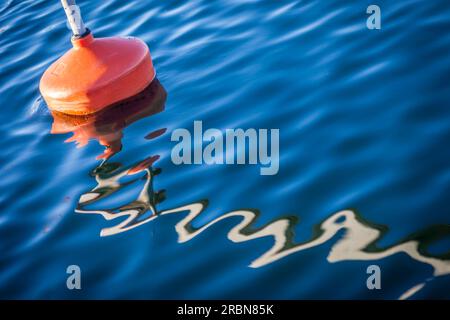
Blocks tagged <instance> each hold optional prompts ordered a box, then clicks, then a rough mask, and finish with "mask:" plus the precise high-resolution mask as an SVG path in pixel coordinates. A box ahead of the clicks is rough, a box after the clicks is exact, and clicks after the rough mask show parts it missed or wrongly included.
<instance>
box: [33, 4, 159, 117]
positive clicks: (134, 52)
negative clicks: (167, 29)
mask: <svg viewBox="0 0 450 320" xmlns="http://www.w3.org/2000/svg"><path fill="white" fill-rule="evenodd" d="M62 3H63V6H64V9H65V11H66V14H67V16H68V19H69V24H70V25H71V27H72V31H73V33H74V36H73V37H72V44H73V48H71V49H70V50H69V51H68V52H66V53H65V54H64V55H63V56H62V57H61V58H59V59H58V60H57V61H55V62H54V63H53V64H52V65H51V66H50V67H49V68H48V69H47V70H46V71H45V72H44V74H43V76H42V78H41V81H40V84H39V89H40V91H41V94H42V96H43V98H44V100H45V101H46V102H47V105H48V107H49V108H50V109H51V110H54V111H57V112H61V113H65V114H72V115H84V114H91V113H95V112H98V111H99V110H101V109H103V108H105V107H107V106H109V105H112V104H114V103H117V102H119V101H122V100H125V99H126V98H128V97H131V96H134V95H136V94H138V93H139V92H141V91H142V90H144V89H145V88H146V87H147V86H148V85H149V84H150V83H151V82H152V80H153V79H154V77H155V70H154V68H153V64H152V60H151V56H150V51H149V49H148V47H147V45H146V44H145V43H144V42H143V41H141V40H139V39H137V38H133V37H111V38H94V36H93V35H92V33H91V32H90V31H89V30H88V29H86V28H85V27H84V25H83V22H82V20H81V17H80V16H79V15H78V16H77V15H76V13H77V12H78V13H79V10H78V11H77V10H75V9H76V8H78V7H77V6H76V5H75V1H66V0H62Z"/></svg>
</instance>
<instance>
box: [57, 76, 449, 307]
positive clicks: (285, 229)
mask: <svg viewBox="0 0 450 320" xmlns="http://www.w3.org/2000/svg"><path fill="white" fill-rule="evenodd" d="M165 100H166V92H165V90H164V88H163V87H162V86H161V84H160V83H159V82H158V81H157V80H155V81H154V82H153V83H152V84H151V85H150V86H149V87H148V88H147V89H145V90H144V91H143V92H142V93H141V94H139V95H138V96H136V97H133V98H131V99H129V101H126V102H124V103H121V104H118V105H116V106H113V107H110V108H108V109H106V110H105V111H103V112H101V113H99V114H95V115H91V116H86V117H73V116H67V115H62V114H53V117H54V122H53V126H52V133H68V132H73V136H72V137H71V138H70V139H68V140H67V142H70V141H73V142H76V143H77V144H78V145H79V146H84V145H86V144H87V142H88V141H89V140H91V139H95V140H98V141H99V143H100V144H102V145H103V146H105V148H106V149H105V152H104V153H103V154H102V155H100V156H99V157H98V158H99V159H104V160H103V161H102V163H101V164H100V165H99V166H98V167H96V168H95V169H94V170H93V171H92V172H91V175H92V177H93V178H95V181H96V183H97V184H96V186H95V187H94V188H92V189H91V190H88V191H86V192H85V193H83V194H82V195H81V196H80V199H79V202H78V205H77V208H76V209H75V211H76V212H77V213H80V214H96V215H101V216H103V217H104V218H105V219H106V220H115V219H117V221H120V222H119V223H117V224H115V225H113V226H112V227H107V228H104V229H102V230H101V232H100V235H101V236H111V235H115V234H118V233H122V232H125V231H127V230H130V229H133V228H136V227H138V226H141V225H143V224H146V223H149V222H151V221H152V220H154V219H157V218H162V217H163V216H165V215H169V214H180V217H181V218H180V220H179V222H177V223H176V225H175V230H176V232H177V234H178V242H179V243H183V242H187V241H190V240H191V239H193V238H195V237H196V236H197V235H199V234H200V233H202V232H203V231H205V230H206V229H208V228H210V227H212V226H213V225H214V224H216V223H217V222H219V221H222V220H224V219H228V218H231V217H240V218H241V220H240V222H239V223H238V224H237V225H235V226H233V228H232V229H231V230H230V231H229V232H228V234H227V237H228V239H229V240H230V241H232V242H234V243H240V242H245V241H250V240H255V239H258V238H263V237H272V238H273V245H272V246H271V247H270V248H268V249H267V250H266V251H265V252H264V253H263V254H262V255H261V256H259V257H256V258H254V257H251V258H249V259H253V260H252V261H251V262H250V264H249V267H251V268H260V267H263V266H266V265H268V264H271V263H274V262H276V261H277V260H279V259H282V258H284V257H286V256H289V255H291V254H294V253H296V252H300V251H304V250H308V249H311V248H314V247H317V246H320V245H322V244H324V243H326V242H327V241H330V240H331V239H332V238H333V237H334V236H335V235H336V234H337V233H338V232H340V231H344V236H343V237H340V238H339V239H338V240H337V241H336V243H334V244H333V245H332V247H331V250H330V252H329V254H328V256H327V261H328V262H329V263H336V262H340V261H352V260H353V261H355V260H359V261H375V260H380V259H383V258H386V257H389V256H392V255H394V254H397V253H404V254H406V255H408V256H409V257H410V258H411V259H413V260H415V261H418V262H421V263H425V264H428V265H429V266H431V267H432V268H433V275H434V276H435V277H438V276H443V275H448V274H450V252H447V253H444V254H440V255H433V254H430V253H429V250H428V247H429V246H430V245H431V244H433V243H435V242H436V241H439V240H440V239H443V238H445V237H448V236H449V235H450V226H449V225H437V226H432V227H429V228H426V229H424V230H421V231H419V232H417V233H414V234H412V235H410V236H408V237H406V238H405V239H403V240H401V241H399V242H398V243H396V244H393V245H391V246H388V247H384V248H383V247H380V246H378V245H377V243H378V242H379V240H380V239H381V238H382V237H383V236H384V235H385V234H386V233H387V232H388V231H389V230H388V228H387V227H386V226H381V225H377V224H374V223H372V222H369V221H366V220H365V219H364V218H363V217H362V215H361V214H359V213H358V212H357V211H356V210H350V209H349V210H343V211H339V212H336V213H333V214H331V215H330V216H329V217H328V218H326V219H325V220H323V221H321V222H319V223H317V225H316V226H315V227H314V233H313V236H312V238H311V239H310V240H308V241H306V242H301V243H295V241H294V234H295V226H296V224H297V220H298V219H297V217H296V216H282V217H279V218H277V219H275V220H273V221H271V222H269V223H266V224H265V225H263V226H261V227H258V228H256V227H254V225H255V221H256V220H257V219H258V216H259V212H258V211H257V210H248V209H240V210H235V211H230V212H226V213H223V214H222V215H220V216H219V217H218V218H216V219H214V220H212V221H210V222H208V223H206V224H204V225H203V226H201V227H199V228H194V227H193V224H192V222H193V221H194V220H195V219H196V218H197V217H198V216H199V215H201V214H202V213H203V212H204V211H205V210H206V208H207V206H208V201H207V200H201V201H198V202H194V203H189V204H186V205H183V206H181V207H177V208H172V209H169V210H162V211H158V210H157V206H158V204H159V203H160V202H161V201H163V200H164V197H165V196H164V191H155V190H154V189H153V180H154V179H155V178H156V177H157V176H158V175H159V174H160V173H161V169H158V168H154V163H155V162H157V161H158V159H159V155H153V156H151V157H148V158H146V159H143V160H140V161H137V162H136V163H134V164H132V165H129V166H123V165H121V164H119V163H113V162H109V161H108V159H109V158H110V157H111V156H112V155H114V154H115V153H117V152H119V151H120V150H121V148H122V142H121V140H122V136H123V134H122V130H123V129H124V128H125V127H127V126H129V125H130V124H132V123H134V122H135V121H138V120H139V119H142V118H145V117H149V116H151V115H154V114H156V113H158V112H161V111H162V110H164V103H165ZM165 131H166V129H165V128H162V129H158V130H155V131H153V132H152V133H150V134H148V135H147V136H146V137H145V138H147V139H154V138H157V137H159V136H160V135H162V134H164V133H165ZM127 177H128V179H126V178H127ZM142 181H143V182H144V183H143V186H142V189H141V190H140V192H139V195H138V196H137V198H136V199H134V200H132V201H130V202H129V203H127V204H126V205H122V206H119V207H116V208H106V209H105V208H102V209H91V208H90V207H91V205H93V204H96V203H97V204H98V202H99V201H100V200H102V199H105V198H108V197H112V196H113V194H114V193H116V192H117V191H119V190H121V189H123V188H124V187H126V186H128V185H130V184H134V183H141V182H142ZM426 281H429V280H424V282H422V283H419V284H417V285H415V286H414V287H412V288H410V289H408V290H406V291H405V293H404V294H403V295H402V296H401V297H399V298H400V299H406V298H409V297H410V296H412V295H414V294H415V293H416V292H418V291H419V290H420V289H422V288H423V287H424V285H425V283H426Z"/></svg>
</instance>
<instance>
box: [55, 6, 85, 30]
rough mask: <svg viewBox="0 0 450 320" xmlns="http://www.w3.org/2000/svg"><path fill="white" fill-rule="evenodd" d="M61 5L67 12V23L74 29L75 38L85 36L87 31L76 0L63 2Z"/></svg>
mask: <svg viewBox="0 0 450 320" xmlns="http://www.w3.org/2000/svg"><path fill="white" fill-rule="evenodd" d="M61 4H62V6H63V8H64V11H65V12H66V16H67V21H68V23H69V25H70V28H71V29H72V33H73V35H74V36H75V37H81V36H83V35H84V34H85V33H86V32H87V29H86V27H85V26H84V22H83V19H82V18H81V12H80V8H79V7H78V6H77V4H76V3H75V0H61Z"/></svg>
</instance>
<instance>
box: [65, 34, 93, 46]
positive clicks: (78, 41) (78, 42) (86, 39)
mask: <svg viewBox="0 0 450 320" xmlns="http://www.w3.org/2000/svg"><path fill="white" fill-rule="evenodd" d="M70 41H71V42H72V45H73V47H74V48H81V47H88V46H89V45H90V44H92V42H94V35H93V34H92V32H90V31H89V30H88V33H87V34H86V35H84V36H83V37H75V36H73V37H72V38H71V39H70Z"/></svg>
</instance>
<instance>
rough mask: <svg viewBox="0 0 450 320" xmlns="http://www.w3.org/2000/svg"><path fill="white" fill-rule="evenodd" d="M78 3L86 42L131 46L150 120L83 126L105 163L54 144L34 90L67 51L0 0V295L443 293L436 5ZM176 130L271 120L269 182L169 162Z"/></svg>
mask: <svg viewBox="0 0 450 320" xmlns="http://www.w3.org/2000/svg"><path fill="white" fill-rule="evenodd" d="M78 4H79V5H80V7H81V11H82V13H83V17H84V20H85V21H86V23H87V25H88V27H89V28H90V29H91V30H92V31H93V34H94V35H95V37H108V36H128V35H132V36H136V37H139V38H141V39H142V40H143V41H145V42H146V43H147V45H148V46H149V47H150V50H151V54H152V57H153V63H154V65H155V68H156V71H157V78H158V80H159V83H154V84H153V87H152V88H151V99H150V100H151V105H152V107H151V108H160V109H162V108H164V110H163V111H161V110H159V111H160V112H156V111H155V112H153V111H154V110H153V109H152V110H153V111H151V112H149V114H147V115H141V116H139V117H137V120H136V119H135V120H136V121H133V122H132V123H130V124H129V125H128V123H127V124H125V123H124V121H122V122H121V119H122V118H123V117H122V116H119V117H116V118H114V120H111V119H109V118H108V119H106V120H104V121H103V122H101V123H102V124H103V129H104V131H103V133H101V134H100V133H98V132H100V131H101V130H100V129H99V130H97V131H98V132H97V134H99V135H100V136H101V135H102V134H105V132H106V133H107V134H113V135H114V137H115V139H118V140H119V141H121V145H122V149H121V151H120V152H118V153H116V154H114V155H113V156H112V157H111V158H109V159H108V160H106V161H105V160H104V159H98V158H97V157H98V156H99V155H101V154H102V153H103V152H104V149H105V148H104V146H102V145H100V144H99V143H98V141H96V139H95V136H94V137H92V136H90V138H91V140H92V141H90V142H89V143H87V144H86V146H84V147H80V148H76V145H75V144H74V143H64V141H65V140H66V139H68V138H69V137H71V134H70V133H69V132H68V133H66V134H51V130H52V126H53V127H54V126H55V122H56V120H55V118H54V117H52V115H51V114H50V112H49V111H48V109H47V107H46V104H45V102H44V101H43V100H42V98H41V97H40V93H39V89H38V86H39V80H40V77H41V75H42V73H43V72H44V71H45V69H46V68H48V66H49V65H50V64H51V63H52V62H53V61H55V60H56V59H57V58H58V57H59V56H61V55H62V54H63V53H64V52H65V51H67V50H68V49H69V48H70V47H71V44H70V31H69V30H68V29H67V27H66V23H65V15H64V11H63V10H62V9H61V6H60V2H59V1H56V0H55V1H47V0H21V1H15V0H3V1H2V2H1V3H0V105H1V107H2V112H1V113H0V134H1V137H2V139H1V140H0V150H1V152H0V298H3V299H23V298H26V299H61V298H62V299H80V298H81V299H84V298H90V299H91V298H92V299H104V298H114V299H117V298H120V299H130V298H138V299H161V298H168V299H175V298H182V299H184V298H188V299H197V298H202V299H218V298H274V299H317V298H319V299H331V298H337V299H399V298H402V299H403V298H413V299H414V298H417V299H424V298H447V299H448V298H450V290H449V287H450V251H449V249H450V242H449V241H450V240H449V239H450V215H449V213H450V211H449V200H448V198H449V196H450V194H449V190H450V148H449V147H448V142H449V141H450V108H449V105H448V103H449V101H450V88H449V83H450V55H449V54H448V53H449V52H450V32H449V31H450V2H448V1H444V0H435V1H426V0H401V1H386V0H377V1H376V3H373V1H368V0H367V1H366V0H358V1H348V0H327V1H318V0H314V1H300V0H298V1H294V0H283V1H264V0H259V1H257V0H223V1H210V0H189V1H181V0H180V1H138V0H134V1H132V0H130V1H119V0H108V1H89V0H79V1H78ZM370 4H377V5H379V6H380V8H381V13H382V25H381V29H380V30H368V29H367V27H366V19H367V17H368V15H367V14H366V9H367V7H368V6H369V5H370ZM166 93H167V96H166ZM152 99H153V100H152ZM163 106H164V107H163ZM195 120H201V121H203V126H204V128H205V129H206V128H217V129H220V130H225V129H227V128H243V129H248V128H256V129H259V128H266V129H271V128H276V129H279V130H280V169H279V172H278V174H277V175H272V176H262V175H260V170H259V169H260V167H259V166H257V165H206V164H203V165H178V166H177V165H174V164H173V163H172V161H171V150H172V147H173V146H174V144H175V143H174V142H172V141H171V139H170V138H171V132H172V131H173V130H175V129H177V128H187V129H189V130H191V131H192V130H193V123H194V121H195ZM61 121H63V123H64V121H66V120H64V119H63V120H61ZM111 121H112V123H113V124H111ZM118 123H119V124H120V125H118ZM93 127H95V128H102V127H101V125H100V124H99V123H96V124H95V125H92V124H91V125H90V127H89V128H93ZM105 128H106V129H105ZM69 131H70V130H69ZM155 131H157V134H154V135H152V134H151V133H154V132H155ZM90 132H91V131H90ZM161 133H162V134H161ZM149 134H150V137H149V136H148V135H149ZM154 136H155V137H154ZM118 137H119V138H118ZM78 138H79V140H78V142H79V143H80V139H81V140H82V138H81V137H79V136H78ZM88 138H89V137H88ZM85 140H86V139H85ZM97 140H99V139H97ZM85 142H87V140H86V141H85ZM81 144H82V143H81ZM119 149H120V148H119ZM127 210H128V211H127ZM133 210H134V211H133ZM124 211H125V212H126V214H124V215H122V216H119V217H117V216H118V215H120V212H122V213H123V212H124ZM136 212H139V215H140V216H139V218H136V219H135V220H133V219H132V220H133V221H131V223H128V224H126V223H125V226H126V228H123V229H120V228H119V229H120V230H119V232H116V233H114V234H111V235H106V234H105V231H102V230H105V229H106V230H108V228H113V229H114V226H117V225H118V224H119V223H120V222H121V221H124V220H125V219H127V217H129V214H131V213H132V214H135V213H136ZM116 217H117V218H116ZM105 218H108V219H111V218H115V219H112V220H109V221H108V220H107V219H105ZM110 230H111V229H110ZM101 232H103V234H101ZM106 233H107V232H106ZM101 235H103V236H101ZM69 265H78V266H79V267H80V269H81V274H82V277H81V279H82V281H81V286H82V289H81V290H68V289H67V287H66V279H67V277H68V276H69V275H68V274H67V273H66V268H67V267H68V266H69ZM370 265H378V266H379V267H380V268H381V289H380V290H369V289H368V288H367V286H366V280H367V278H368V276H369V275H368V274H367V272H366V269H367V267H368V266H370Z"/></svg>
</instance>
